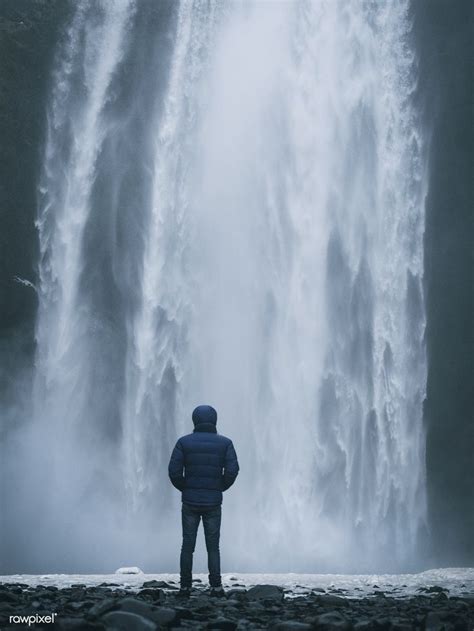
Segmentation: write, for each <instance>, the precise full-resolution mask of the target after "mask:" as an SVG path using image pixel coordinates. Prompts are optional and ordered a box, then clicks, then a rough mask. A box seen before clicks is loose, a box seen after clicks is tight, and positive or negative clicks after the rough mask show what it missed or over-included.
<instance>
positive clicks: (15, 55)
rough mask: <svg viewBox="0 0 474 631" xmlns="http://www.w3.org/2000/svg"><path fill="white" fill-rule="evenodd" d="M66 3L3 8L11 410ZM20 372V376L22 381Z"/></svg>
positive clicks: (1, 111) (1, 304)
mask: <svg viewBox="0 0 474 631" xmlns="http://www.w3.org/2000/svg"><path fill="white" fill-rule="evenodd" d="M68 11H69V7H68V3H67V2H64V1H62V0H3V2H2V3H1V6H0V59H1V60H2V62H1V64H0V137H1V138H2V145H1V151H0V225H1V229H0V251H1V254H2V255H1V257H0V383H1V384H2V386H1V387H0V396H1V399H2V401H3V402H4V403H5V404H6V407H7V408H8V409H11V402H10V401H9V399H10V397H12V396H13V394H12V393H13V391H14V390H16V387H15V384H16V385H18V384H17V381H18V380H19V379H23V378H24V376H25V372H26V373H28V370H26V371H25V366H29V365H31V359H32V354H33V350H34V348H33V342H34V335H33V334H34V319H35V313H36V294H35V291H34V290H33V289H32V288H31V287H28V286H26V285H24V284H21V283H19V282H17V281H16V280H15V277H20V278H22V279H26V280H29V281H31V282H33V283H34V282H35V280H36V279H35V273H36V272H35V268H36V261H37V256H38V247H37V235H36V229H35V224H34V221H35V217H36V186H37V175H38V169H39V162H40V156H41V150H40V148H41V142H42V134H43V133H44V128H45V124H44V123H45V101H46V98H47V93H48V89H49V84H50V67H51V59H52V55H53V53H54V47H55V44H56V41H57V39H58V35H59V29H60V27H61V25H62V23H63V21H64V19H65V18H66V17H67V12H68ZM20 373H21V376H20Z"/></svg>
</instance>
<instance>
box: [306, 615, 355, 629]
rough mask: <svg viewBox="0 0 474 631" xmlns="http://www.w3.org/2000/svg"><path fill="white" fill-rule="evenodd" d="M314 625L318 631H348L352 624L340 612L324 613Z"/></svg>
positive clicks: (316, 619)
mask: <svg viewBox="0 0 474 631" xmlns="http://www.w3.org/2000/svg"><path fill="white" fill-rule="evenodd" d="M314 623H315V627H316V629H318V631H348V630H349V629H350V627H351V625H350V622H348V620H346V618H344V616H342V615H341V614H340V613H339V612H338V611H328V613H323V614H321V615H320V616H317V617H316V618H315V620H314Z"/></svg>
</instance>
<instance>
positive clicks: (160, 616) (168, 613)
mask: <svg viewBox="0 0 474 631" xmlns="http://www.w3.org/2000/svg"><path fill="white" fill-rule="evenodd" d="M186 613H187V612H186ZM186 613H185V612H181V614H180V616H179V617H180V618H187V617H188V616H187V615H186ZM177 619H178V609H171V608H170V607H158V608H156V609H155V610H154V612H153V620H154V621H155V622H156V623H157V624H159V625H166V624H171V623H172V622H175V620H177Z"/></svg>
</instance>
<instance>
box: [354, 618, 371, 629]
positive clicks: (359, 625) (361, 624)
mask: <svg viewBox="0 0 474 631" xmlns="http://www.w3.org/2000/svg"><path fill="white" fill-rule="evenodd" d="M372 627H373V625H372V622H371V621H370V620H359V621H358V622H356V623H355V624H354V631H370V629H372Z"/></svg>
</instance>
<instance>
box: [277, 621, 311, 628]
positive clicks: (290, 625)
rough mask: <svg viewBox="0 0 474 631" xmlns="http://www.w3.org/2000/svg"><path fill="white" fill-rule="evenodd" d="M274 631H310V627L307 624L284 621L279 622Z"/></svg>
mask: <svg viewBox="0 0 474 631" xmlns="http://www.w3.org/2000/svg"><path fill="white" fill-rule="evenodd" d="M272 628H273V629H275V631H311V628H312V627H311V625H310V624H309V623H307V622H298V621H297V620H285V621H284V622H279V623H278V624H276V625H275V626H274V627H272Z"/></svg>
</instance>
